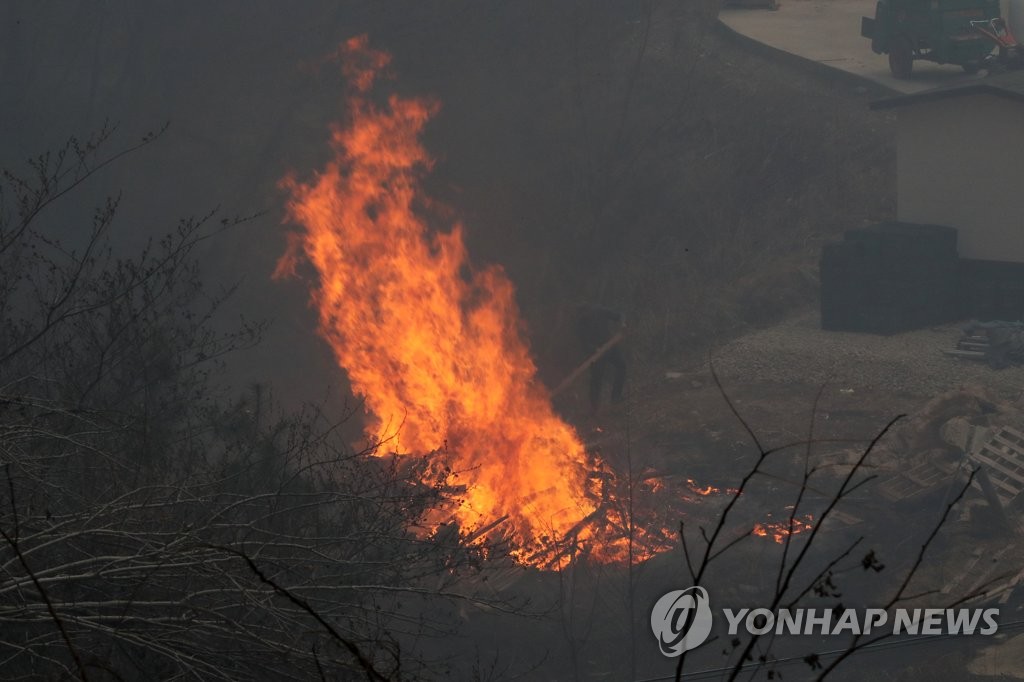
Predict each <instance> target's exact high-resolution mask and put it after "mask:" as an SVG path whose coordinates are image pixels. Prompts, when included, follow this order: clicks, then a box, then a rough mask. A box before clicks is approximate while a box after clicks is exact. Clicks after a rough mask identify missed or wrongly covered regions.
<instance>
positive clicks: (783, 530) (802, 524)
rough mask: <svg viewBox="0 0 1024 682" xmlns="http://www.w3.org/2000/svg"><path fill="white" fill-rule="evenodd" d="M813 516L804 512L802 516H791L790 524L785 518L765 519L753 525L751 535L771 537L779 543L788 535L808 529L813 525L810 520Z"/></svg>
mask: <svg viewBox="0 0 1024 682" xmlns="http://www.w3.org/2000/svg"><path fill="white" fill-rule="evenodd" d="M769 516H771V515H770V514H769ZM813 520H814V517H813V516H811V515H810V514H806V515H805V516H804V518H802V519H801V518H797V517H793V521H792V525H790V521H789V520H788V519H787V520H786V521H766V522H764V523H758V524H755V525H754V530H753V531H752V534H753V535H757V536H759V537H762V538H769V537H770V538H771V539H772V540H774V541H775V542H777V543H779V544H780V545H781V544H782V543H783V542H785V541H786V537H787V536H789V535H796V534H797V533H803V532H804V531H808V530H810V529H811V528H813V526H812V525H811V521H813Z"/></svg>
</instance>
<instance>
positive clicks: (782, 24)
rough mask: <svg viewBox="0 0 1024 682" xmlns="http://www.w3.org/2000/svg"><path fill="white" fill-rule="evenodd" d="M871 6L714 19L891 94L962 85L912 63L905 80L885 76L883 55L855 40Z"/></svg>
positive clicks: (954, 75) (850, 2) (794, 1)
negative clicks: (910, 70) (848, 73)
mask: <svg viewBox="0 0 1024 682" xmlns="http://www.w3.org/2000/svg"><path fill="white" fill-rule="evenodd" d="M874 12H875V0H781V4H780V6H779V9H778V10H777V11H775V12H772V11H768V10H760V9H723V10H722V11H721V13H720V14H719V18H720V19H721V20H722V23H724V24H725V25H726V26H728V27H729V28H731V29H733V30H734V31H736V32H738V33H741V34H743V35H745V36H747V37H748V38H752V39H754V40H757V41H759V42H762V43H765V44H767V45H770V46H772V47H775V48H778V49H780V50H785V51H786V52H791V53H793V54H796V55H799V56H801V57H805V58H807V59H811V60H814V61H816V62H821V63H822V64H826V65H828V66H832V67H835V68H837V69H842V70H843V71H849V72H851V73H854V74H857V75H858V76H864V77H866V78H869V79H871V80H873V81H875V82H877V83H879V84H881V85H884V86H886V87H888V88H891V89H892V90H895V91H897V92H906V93H910V92H918V91H920V90H928V89H929V88H934V87H938V86H941V85H952V84H954V83H963V82H968V81H970V80H972V79H974V78H978V76H970V75H967V74H965V73H964V72H963V70H962V69H961V68H960V67H959V66H950V65H948V64H947V65H945V66H939V65H938V64H932V63H931V62H920V61H919V62H914V73H913V76H912V78H911V79H910V80H905V81H901V80H897V79H895V78H893V77H892V76H891V75H889V61H888V58H887V57H886V55H878V54H875V53H874V52H872V51H871V44H870V41H869V40H868V39H867V38H862V37H861V35H860V18H861V17H862V16H873V15H874Z"/></svg>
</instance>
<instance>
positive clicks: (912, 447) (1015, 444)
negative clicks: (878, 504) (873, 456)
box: [878, 386, 1024, 603]
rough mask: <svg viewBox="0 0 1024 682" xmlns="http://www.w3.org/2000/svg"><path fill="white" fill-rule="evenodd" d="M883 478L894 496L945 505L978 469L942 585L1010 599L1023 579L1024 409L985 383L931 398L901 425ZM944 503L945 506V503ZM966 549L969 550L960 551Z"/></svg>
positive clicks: (889, 495) (892, 498)
mask: <svg viewBox="0 0 1024 682" xmlns="http://www.w3.org/2000/svg"><path fill="white" fill-rule="evenodd" d="M888 450H889V453H888V454H889V457H887V458H886V459H887V461H888V463H889V464H890V465H891V466H890V469H891V470H890V472H889V474H888V475H887V476H885V477H883V479H882V481H881V482H880V483H879V486H878V489H879V491H880V493H881V494H882V495H883V496H884V497H886V498H888V499H889V500H890V501H893V502H899V503H903V502H905V501H907V500H924V499H928V498H932V497H935V498H941V500H940V502H942V504H943V505H944V504H946V503H948V502H949V501H951V500H952V499H953V491H955V490H958V489H959V487H960V485H962V484H963V483H964V482H966V480H967V478H966V477H967V476H968V475H969V474H970V473H971V472H973V479H972V482H971V488H970V489H969V490H968V491H967V494H966V496H965V497H964V500H963V502H962V505H961V509H962V510H963V511H962V513H961V515H960V517H959V518H958V519H956V520H955V521H954V525H956V526H958V528H951V529H950V533H951V536H952V537H953V538H957V537H962V538H963V542H956V541H955V542H954V544H955V548H956V551H954V554H955V555H956V556H957V557H958V558H959V559H962V561H956V562H950V563H949V566H948V568H949V570H948V571H947V572H945V576H946V577H945V581H944V583H945V584H944V587H943V588H942V591H943V592H944V593H946V594H957V595H963V594H971V595H976V598H979V599H981V598H984V599H998V600H999V601H1000V602H1003V603H1005V602H1006V601H1007V600H1009V599H1010V597H1011V595H1012V594H1013V592H1014V591H1015V589H1016V588H1017V586H1018V584H1019V583H1020V582H1021V581H1022V579H1024V571H1021V570H1020V567H1021V565H1022V559H1024V543H1022V542H1021V540H1022V538H1024V495H1022V494H1021V493H1022V492H1024V411H1022V410H1021V409H1020V408H1018V407H1017V406H1016V405H1014V404H1012V403H1009V402H1007V401H1005V400H1002V399H1001V398H998V397H995V396H993V395H992V394H990V393H989V392H988V391H986V390H985V389H983V388H981V387H979V386H968V387H963V388H961V389H959V390H956V391H950V392H948V393H944V394H942V395H939V396H937V397H936V398H934V399H932V400H931V401H929V402H928V403H927V404H926V405H925V406H924V408H923V409H922V410H921V411H920V412H919V413H918V414H916V415H914V416H913V417H912V418H910V419H909V420H907V421H906V423H905V424H904V425H903V427H902V428H900V429H898V431H897V432H896V434H895V437H894V438H893V441H892V443H891V444H890V446H889V448H888ZM940 506H941V505H940ZM959 550H963V551H959Z"/></svg>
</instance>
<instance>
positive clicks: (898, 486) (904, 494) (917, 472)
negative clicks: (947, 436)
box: [878, 460, 950, 502]
mask: <svg viewBox="0 0 1024 682" xmlns="http://www.w3.org/2000/svg"><path fill="white" fill-rule="evenodd" d="M949 473H950V472H949V471H947V470H945V469H942V468H941V467H939V466H937V465H935V464H933V463H932V462H931V461H930V460H924V461H922V462H921V463H919V464H915V465H914V466H912V467H910V468H909V469H907V470H906V471H901V472H898V473H896V474H893V475H892V476H891V477H890V478H888V479H886V480H884V481H882V482H881V483H879V484H878V492H879V493H881V494H882V496H883V497H885V498H886V499H888V500H889V501H890V502H899V501H900V500H909V499H911V498H914V497H917V496H918V495H920V494H922V493H925V492H927V491H928V490H931V489H932V488H934V487H935V486H937V485H940V484H943V483H947V482H948V481H949Z"/></svg>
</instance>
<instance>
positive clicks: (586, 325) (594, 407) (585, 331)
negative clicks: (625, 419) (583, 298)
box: [576, 304, 626, 414]
mask: <svg viewBox="0 0 1024 682" xmlns="http://www.w3.org/2000/svg"><path fill="white" fill-rule="evenodd" d="M625 327H626V322H625V318H624V317H623V316H622V314H621V313H619V312H617V311H615V310H611V309H610V308H605V307H603V306H596V305H590V304H586V305H581V306H580V307H579V316H578V319H577V328H576V330H577V334H578V336H579V340H580V344H581V346H582V347H583V350H584V352H585V353H586V354H587V356H588V357H589V356H590V355H593V354H594V353H595V352H596V351H597V350H598V349H599V348H601V346H603V345H605V344H606V343H608V341H610V340H611V339H612V338H613V337H614V336H615V335H616V334H618V333H620V332H622V331H623V330H624V329H625ZM609 374H610V375H611V384H612V395H611V401H612V403H613V404H615V403H619V402H621V401H622V391H623V388H624V387H625V384H626V355H625V353H624V352H623V350H622V345H621V342H619V343H617V344H616V345H614V346H612V347H611V348H610V349H609V350H608V351H606V352H605V353H604V354H603V355H602V356H601V357H599V358H598V359H597V360H595V361H594V363H593V364H591V366H590V410H591V414H594V413H596V412H597V411H598V409H599V408H600V406H601V393H602V389H603V388H604V384H605V378H606V377H607V376H608V375H609Z"/></svg>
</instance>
